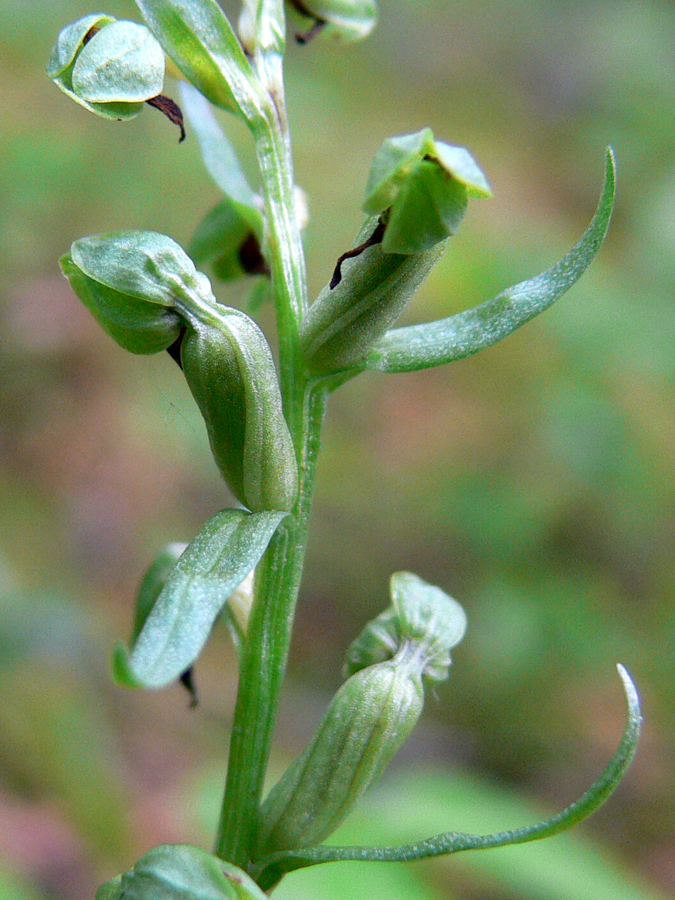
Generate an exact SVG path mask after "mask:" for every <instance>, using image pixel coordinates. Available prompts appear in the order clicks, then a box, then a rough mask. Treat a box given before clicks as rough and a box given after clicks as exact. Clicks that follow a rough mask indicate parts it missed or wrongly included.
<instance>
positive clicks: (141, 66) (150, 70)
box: [72, 22, 164, 103]
mask: <svg viewBox="0 0 675 900" xmlns="http://www.w3.org/2000/svg"><path fill="white" fill-rule="evenodd" d="M163 85H164V52H163V50H162V48H161V47H160V45H159V44H158V42H157V41H156V40H155V38H154V37H153V36H152V34H151V33H150V31H149V30H148V29H147V28H146V27H145V25H138V24H137V23H136V22H113V23H111V24H109V25H105V26H104V27H103V28H101V30H100V31H98V32H97V33H96V34H95V35H94V36H93V37H92V38H91V40H90V41H89V42H88V43H87V44H86V45H85V46H84V47H83V48H82V50H81V51H80V53H79V54H78V56H77V60H76V62H75V66H74V68H73V72H72V86H73V91H75V93H76V94H77V95H78V96H79V97H81V98H82V99H83V100H86V101H87V102H89V103H114V102H122V103H134V102H136V103H137V102H142V101H144V100H149V99H150V98H151V97H156V96H157V94H160V93H161V92H162V87H163Z"/></svg>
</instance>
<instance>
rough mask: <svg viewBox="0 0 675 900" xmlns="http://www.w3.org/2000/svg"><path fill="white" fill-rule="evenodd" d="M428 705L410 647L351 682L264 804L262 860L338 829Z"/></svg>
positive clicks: (258, 854)
mask: <svg viewBox="0 0 675 900" xmlns="http://www.w3.org/2000/svg"><path fill="white" fill-rule="evenodd" d="M423 706H424V690H423V687H422V679H421V677H420V672H419V670H418V667H417V664H416V662H415V658H414V652H411V650H410V648H404V649H402V651H401V652H400V653H399V654H398V655H397V656H396V657H395V658H394V659H392V660H389V661H387V662H383V663H379V664H378V665H374V666H369V667H368V668H366V669H362V670H361V671H360V672H357V673H356V674H355V675H353V676H352V677H351V678H350V679H349V680H348V681H346V682H345V683H344V684H343V685H342V687H341V688H340V690H339V691H338V692H337V694H336V695H335V697H334V698H333V702H332V703H331V705H330V708H329V709H328V712H327V713H326V715H325V716H324V718H323V720H322V721H321V723H320V725H319V727H318V729H317V731H316V733H315V734H314V737H313V738H312V741H311V743H310V744H309V746H308V747H307V748H306V750H305V751H304V753H302V755H301V756H299V757H298V759H297V760H296V761H295V762H294V763H293V764H292V765H291V767H290V768H289V769H288V770H287V771H286V772H285V773H284V775H283V776H282V778H281V780H280V781H279V782H278V783H277V784H276V785H275V787H274V788H273V789H272V791H271V792H270V794H269V795H268V797H267V798H266V800H265V802H264V803H263V806H262V809H261V813H260V828H259V833H258V844H257V849H256V858H257V859H260V858H262V857H265V856H268V855H269V854H270V853H274V852H276V851H277V850H297V849H300V848H302V847H312V846H314V845H315V844H318V843H319V842H320V841H322V840H323V839H324V838H325V837H327V836H328V835H329V834H331V833H332V832H333V831H335V829H336V828H337V827H338V825H340V823H341V822H342V821H343V819H344V818H345V817H346V816H347V815H348V813H349V812H350V810H351V809H352V807H353V806H354V804H355V803H356V801H357V800H358V799H359V797H361V795H362V794H363V793H364V791H365V790H366V789H367V788H368V787H369V786H370V785H371V784H372V783H373V782H374V781H376V780H377V778H379V776H380V775H381V774H382V772H383V771H384V769H385V768H386V767H387V765H388V764H389V762H390V760H391V759H392V757H393V756H394V754H395V753H396V751H397V750H398V749H399V748H400V747H401V746H402V745H403V744H404V743H405V741H406V740H407V739H408V737H409V736H410V734H411V732H412V730H413V729H414V727H415V725H416V724H417V720H418V719H419V717H420V714H421V712H422V708H423Z"/></svg>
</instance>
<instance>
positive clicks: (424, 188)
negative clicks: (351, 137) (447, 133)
mask: <svg viewBox="0 0 675 900" xmlns="http://www.w3.org/2000/svg"><path fill="white" fill-rule="evenodd" d="M490 196H492V193H491V191H490V187H489V185H488V183H487V181H486V179H485V176H484V175H483V173H482V172H481V170H480V169H479V167H478V165H477V164H476V162H475V160H474V158H473V157H472V156H471V154H470V153H469V151H468V150H465V149H464V147H453V146H451V145H450V144H444V143H442V142H441V141H436V140H434V135H433V132H432V131H431V129H430V128H424V129H423V130H422V131H418V132H416V133H415V134H406V135H403V136H401V137H394V138H389V139H388V140H386V141H384V143H383V144H382V146H381V147H380V149H379V150H378V152H377V154H376V156H375V159H374V160H373V165H372V167H371V170H370V175H369V176H368V183H367V184H366V199H365V201H364V204H363V209H364V211H365V212H366V213H368V214H369V215H378V214H380V213H383V212H385V210H389V215H388V219H387V223H386V228H385V232H384V236H383V239H382V248H383V250H384V251H385V252H386V253H421V252H422V251H424V250H428V249H429V248H430V247H433V246H434V244H436V243H438V241H442V240H443V239H444V238H447V237H449V236H450V235H452V234H455V232H456V231H457V229H458V228H459V225H460V223H461V221H462V218H463V216H464V212H465V210H466V204H467V199H468V198H469V197H490Z"/></svg>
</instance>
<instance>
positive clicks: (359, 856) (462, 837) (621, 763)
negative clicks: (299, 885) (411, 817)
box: [253, 666, 642, 889]
mask: <svg viewBox="0 0 675 900" xmlns="http://www.w3.org/2000/svg"><path fill="white" fill-rule="evenodd" d="M618 671H619V675H620V676H621V680H622V683H623V687H624V691H625V695H626V706H627V721H626V727H625V730H624V733H623V736H622V738H621V742H620V744H619V747H618V749H617V751H616V753H615V754H614V756H613V757H612V759H611V760H610V762H609V764H608V765H607V767H606V768H605V770H604V772H603V773H602V775H601V776H600V777H599V778H598V780H597V781H596V782H595V783H594V784H593V785H592V786H591V787H590V788H589V789H588V790H587V791H586V792H585V793H584V794H583V795H582V796H581V797H580V798H579V799H578V800H576V801H575V802H574V803H572V804H570V806H568V807H567V808H566V809H564V810H563V811H562V812H560V813H558V814H557V815H555V816H552V817H551V818H550V819H546V820H545V821H544V822H540V823H539V824H537V825H531V826H526V827H524V828H518V829H514V830H512V831H502V832H499V833H496V834H488V835H476V834H463V833H461V832H456V831H448V832H445V833H443V834H439V835H436V836H435V837H431V838H427V839H426V840H422V841H418V842H416V843H413V844H406V845H404V846H401V847H358V846H354V847H337V846H336V847H325V846H324V847H316V848H307V849H304V850H297V851H289V852H279V853H275V854H273V855H270V856H269V857H268V858H267V859H263V860H260V861H259V862H258V863H257V864H256V866H255V869H254V871H253V875H254V877H255V878H256V880H257V882H258V884H260V885H261V886H262V887H263V888H264V889H268V888H270V887H272V886H273V885H275V884H276V883H277V882H278V881H279V880H280V878H282V877H283V875H284V874H286V873H287V872H291V871H294V870H296V869H301V868H305V867H306V866H313V865H318V864H320V863H326V862H340V861H345V860H351V861H361V862H409V861H411V860H417V859H425V858H428V857H434V856H446V855H448V854H451V853H458V852H459V851H460V850H486V849H489V848H491V847H504V846H508V845H511V844H524V843H528V842H530V841H536V840H541V839H542V838H545V837H550V836H552V835H554V834H558V833H559V832H561V831H565V830H566V829H568V828H571V827H572V826H573V825H575V824H577V823H578V822H582V821H583V820H584V819H586V818H588V816H590V815H591V814H592V813H593V812H595V810H596V809H598V808H599V807H600V806H602V804H603V803H604V802H605V801H606V800H607V799H608V798H609V797H610V796H611V795H612V794H613V793H614V791H615V790H616V788H617V787H618V785H619V784H620V782H621V780H622V778H623V776H624V775H625V773H626V771H627V769H628V767H629V766H630V764H631V762H632V760H633V757H634V756H635V751H636V748H637V743H638V739H639V737H640V728H641V724H642V718H641V715H640V702H639V699H638V695H637V691H636V689H635V685H634V684H633V682H632V681H631V679H630V676H629V675H628V673H627V672H626V670H625V669H624V668H623V666H618Z"/></svg>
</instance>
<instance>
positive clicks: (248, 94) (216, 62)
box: [136, 0, 265, 123]
mask: <svg viewBox="0 0 675 900" xmlns="http://www.w3.org/2000/svg"><path fill="white" fill-rule="evenodd" d="M136 5H137V6H138V8H139V9H140V11H141V13H142V14H143V18H144V19H145V21H146V22H147V23H148V25H149V27H150V29H151V31H152V32H153V34H154V35H155V37H156V38H157V40H158V41H159V42H160V44H161V45H162V47H164V50H165V52H166V53H167V55H168V56H170V57H171V58H172V59H173V61H174V62H175V63H176V65H177V66H178V68H179V69H180V70H181V71H182V72H183V74H184V75H185V77H186V78H187V80H188V81H189V82H191V83H192V84H193V85H194V86H195V87H196V88H197V90H199V91H200V92H201V93H202V94H203V95H204V96H205V97H206V98H207V100H209V101H210V102H211V103H213V104H214V105H215V106H220V107H222V108H223V109H228V110H230V111H231V112H241V113H242V115H243V116H244V118H245V119H246V120H247V121H248V122H249V123H251V122H253V121H256V120H258V119H259V118H260V116H261V114H262V112H263V110H264V107H265V97H264V94H263V91H262V88H261V86H260V82H259V80H258V78H257V76H256V75H255V73H254V72H253V69H252V68H251V65H250V63H249V61H248V60H247V59H246V56H245V55H244V51H243V50H242V48H241V45H240V43H239V40H238V38H237V36H236V35H235V33H234V31H233V30H232V26H231V25H230V23H229V21H228V19H227V17H226V15H225V13H224V12H223V11H222V9H221V8H220V6H219V5H218V4H217V3H216V0H136Z"/></svg>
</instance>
